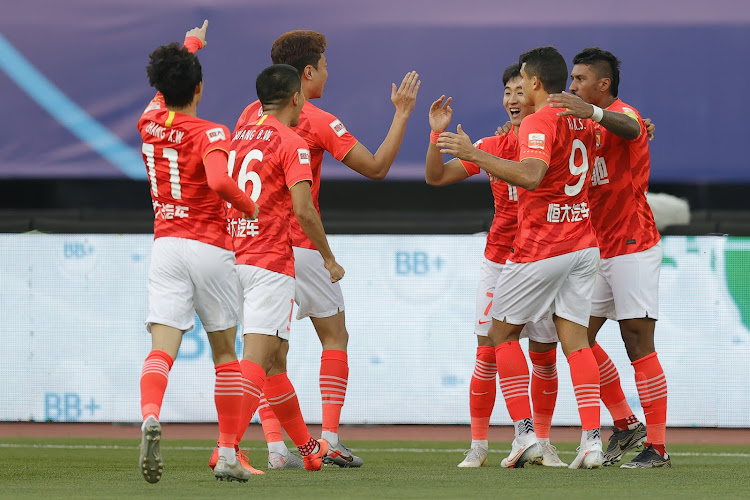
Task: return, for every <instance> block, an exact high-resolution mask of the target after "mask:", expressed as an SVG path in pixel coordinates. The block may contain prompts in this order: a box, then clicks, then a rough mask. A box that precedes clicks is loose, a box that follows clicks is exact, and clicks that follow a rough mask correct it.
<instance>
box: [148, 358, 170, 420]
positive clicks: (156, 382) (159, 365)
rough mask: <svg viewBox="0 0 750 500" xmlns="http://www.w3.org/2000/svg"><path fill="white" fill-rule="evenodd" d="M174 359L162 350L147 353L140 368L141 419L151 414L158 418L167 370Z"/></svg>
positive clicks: (167, 377) (165, 384) (165, 388)
mask: <svg viewBox="0 0 750 500" xmlns="http://www.w3.org/2000/svg"><path fill="white" fill-rule="evenodd" d="M173 363H174V360H173V359H172V356H170V355H169V354H167V353H166V352H164V351H159V350H156V349H155V350H153V351H151V352H150V353H148V356H147V357H146V360H145V361H144V362H143V369H142V370H141V413H142V414H143V420H146V418H148V417H149V416H151V415H153V416H154V417H156V419H157V420H158V419H159V413H160V412H161V403H162V401H163V400H164V392H165V391H166V390H167V380H168V379H169V370H171V369H172V364H173Z"/></svg>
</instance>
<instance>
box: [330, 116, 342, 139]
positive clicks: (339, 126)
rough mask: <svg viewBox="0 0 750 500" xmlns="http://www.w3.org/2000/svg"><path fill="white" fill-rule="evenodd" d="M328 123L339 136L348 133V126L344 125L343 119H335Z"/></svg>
mask: <svg viewBox="0 0 750 500" xmlns="http://www.w3.org/2000/svg"><path fill="white" fill-rule="evenodd" d="M328 125H329V126H330V127H331V128H332V129H333V131H334V132H336V135H337V136H339V137H341V136H342V135H344V134H345V133H346V127H344V124H343V123H341V120H338V119H336V120H333V121H332V122H331V123H329V124H328Z"/></svg>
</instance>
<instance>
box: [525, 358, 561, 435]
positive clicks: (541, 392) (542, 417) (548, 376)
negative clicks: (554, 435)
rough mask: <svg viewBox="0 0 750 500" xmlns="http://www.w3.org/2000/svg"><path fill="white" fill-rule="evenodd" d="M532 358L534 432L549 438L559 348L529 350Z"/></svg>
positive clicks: (555, 392)
mask: <svg viewBox="0 0 750 500" xmlns="http://www.w3.org/2000/svg"><path fill="white" fill-rule="evenodd" d="M529 357H530V358H531V366H532V372H531V403H532V405H533V408H534V432H535V433H536V435H537V437H539V438H542V439H549V429H550V427H551V426H552V414H554V413H555V403H556V402H557V349H552V350H551V351H547V352H534V351H529Z"/></svg>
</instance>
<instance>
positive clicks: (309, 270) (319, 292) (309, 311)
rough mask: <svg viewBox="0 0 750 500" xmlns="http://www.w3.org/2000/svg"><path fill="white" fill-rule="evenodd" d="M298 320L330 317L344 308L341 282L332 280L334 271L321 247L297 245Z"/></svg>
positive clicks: (295, 250)
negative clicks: (311, 248) (317, 248)
mask: <svg viewBox="0 0 750 500" xmlns="http://www.w3.org/2000/svg"><path fill="white" fill-rule="evenodd" d="M293 250H294V275H295V280H296V291H295V296H294V301H295V302H296V303H297V306H298V309H297V319H303V318H307V317H311V318H328V317H330V316H335V315H336V314H338V313H340V312H342V311H343V310H344V294H343V293H341V285H339V284H338V282H336V283H331V273H329V272H328V269H326V267H325V265H324V264H323V257H322V256H321V255H320V252H318V251H317V250H310V249H309V248H300V247H293Z"/></svg>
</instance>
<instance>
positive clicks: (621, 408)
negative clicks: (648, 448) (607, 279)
mask: <svg viewBox="0 0 750 500" xmlns="http://www.w3.org/2000/svg"><path fill="white" fill-rule="evenodd" d="M606 321H607V318H602V317H599V316H591V318H590V319H589V328H588V337H589V345H591V349H592V350H593V352H594V357H595V358H596V362H597V364H598V365H599V379H600V388H601V389H600V390H601V398H602V402H603V403H604V405H605V406H606V407H607V410H608V411H609V413H610V415H612V421H613V422H614V428H613V429H612V435H611V436H610V438H609V445H608V446H607V451H606V452H605V453H604V465H605V466H609V465H612V464H614V463H617V462H619V461H620V459H622V456H623V455H624V454H625V453H627V452H628V451H630V450H632V449H634V448H638V447H639V446H641V445H642V444H643V442H644V441H645V440H646V426H645V425H643V423H641V422H640V421H639V420H638V418H636V416H635V414H634V413H633V410H632V409H631V408H630V405H629V404H628V401H627V399H626V398H625V393H624V392H623V390H622V385H621V383H620V375H619V373H618V372H617V368H616V367H615V365H614V364H613V363H612V360H611V359H610V358H609V355H607V353H606V352H604V349H602V347H601V346H600V345H599V344H598V343H597V342H596V336H597V334H598V333H599V330H600V329H601V327H602V326H604V323H605V322H606Z"/></svg>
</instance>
